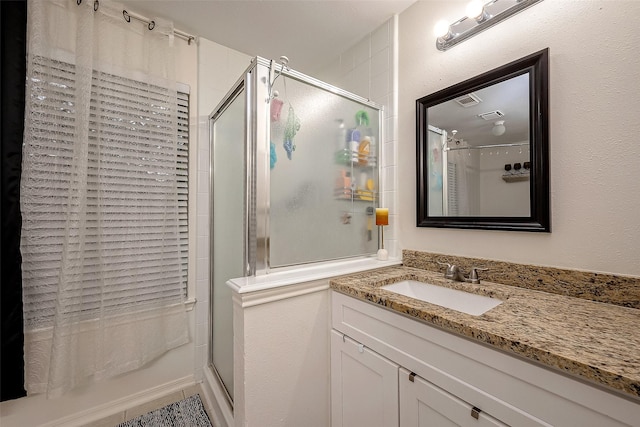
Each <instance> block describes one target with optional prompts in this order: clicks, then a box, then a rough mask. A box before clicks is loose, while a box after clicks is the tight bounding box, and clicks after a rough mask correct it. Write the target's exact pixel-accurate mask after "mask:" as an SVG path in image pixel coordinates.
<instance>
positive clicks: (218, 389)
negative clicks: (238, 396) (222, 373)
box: [202, 366, 234, 427]
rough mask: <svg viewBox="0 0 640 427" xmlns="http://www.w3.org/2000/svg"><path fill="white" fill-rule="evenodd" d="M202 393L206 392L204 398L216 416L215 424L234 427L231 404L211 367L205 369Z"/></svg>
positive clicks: (221, 426) (222, 426) (214, 416)
mask: <svg viewBox="0 0 640 427" xmlns="http://www.w3.org/2000/svg"><path fill="white" fill-rule="evenodd" d="M202 391H203V392H204V398H205V400H206V401H207V404H208V405H209V408H212V410H213V412H214V414H213V415H212V416H213V418H214V419H213V420H212V421H213V424H214V425H215V426H216V427H217V426H220V427H233V425H234V422H233V408H232V407H231V405H230V404H229V402H228V401H227V398H226V394H225V392H224V390H222V386H221V385H220V383H219V382H218V379H217V378H216V377H215V375H214V373H213V372H212V371H211V368H210V367H209V366H205V368H204V381H203V382H202Z"/></svg>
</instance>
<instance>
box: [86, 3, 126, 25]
mask: <svg viewBox="0 0 640 427" xmlns="http://www.w3.org/2000/svg"><path fill="white" fill-rule="evenodd" d="M80 1H82V0H80ZM122 16H123V17H124V20H125V21H127V22H131V16H129V13H128V12H127V11H126V10H123V11H122Z"/></svg>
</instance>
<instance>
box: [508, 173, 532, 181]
mask: <svg viewBox="0 0 640 427" xmlns="http://www.w3.org/2000/svg"><path fill="white" fill-rule="evenodd" d="M502 179H503V180H504V181H506V182H520V181H528V180H529V173H522V174H512V175H502Z"/></svg>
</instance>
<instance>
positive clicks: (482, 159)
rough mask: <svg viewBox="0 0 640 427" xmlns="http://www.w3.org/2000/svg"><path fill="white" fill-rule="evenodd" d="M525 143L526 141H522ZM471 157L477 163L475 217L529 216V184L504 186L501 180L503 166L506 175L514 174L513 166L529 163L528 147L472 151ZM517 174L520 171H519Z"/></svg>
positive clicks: (513, 183) (506, 183)
mask: <svg viewBox="0 0 640 427" xmlns="http://www.w3.org/2000/svg"><path fill="white" fill-rule="evenodd" d="M524 143H528V141H524ZM472 151H475V152H474V153H472V156H474V155H475V156H476V157H477V158H478V159H479V164H480V167H479V178H480V179H479V181H480V182H479V187H480V188H479V190H478V191H479V192H480V194H482V197H481V198H480V200H479V202H480V210H479V214H480V215H483V216H493V215H501V216H525V217H526V216H529V215H531V210H530V209H529V205H530V201H529V184H530V182H529V181H528V180H527V181H515V182H513V181H511V182H507V181H504V180H503V179H502V175H504V174H505V173H506V172H505V170H504V165H505V164H510V165H511V167H512V169H511V171H510V172H513V173H515V169H513V165H514V163H520V165H521V166H522V165H523V164H524V162H526V161H529V159H530V156H529V149H528V147H508V148H507V149H499V150H498V149H495V148H485V149H481V150H472ZM520 171H524V168H521V169H520Z"/></svg>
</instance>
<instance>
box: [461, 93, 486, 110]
mask: <svg viewBox="0 0 640 427" xmlns="http://www.w3.org/2000/svg"><path fill="white" fill-rule="evenodd" d="M454 101H456V102H457V103H458V104H460V105H462V106H463V107H465V108H467V107H473V106H474V105H478V104H480V103H481V102H482V99H480V98H478V95H476V94H475V93H468V94H466V95H462V96H461V97H458V98H456V99H454Z"/></svg>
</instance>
